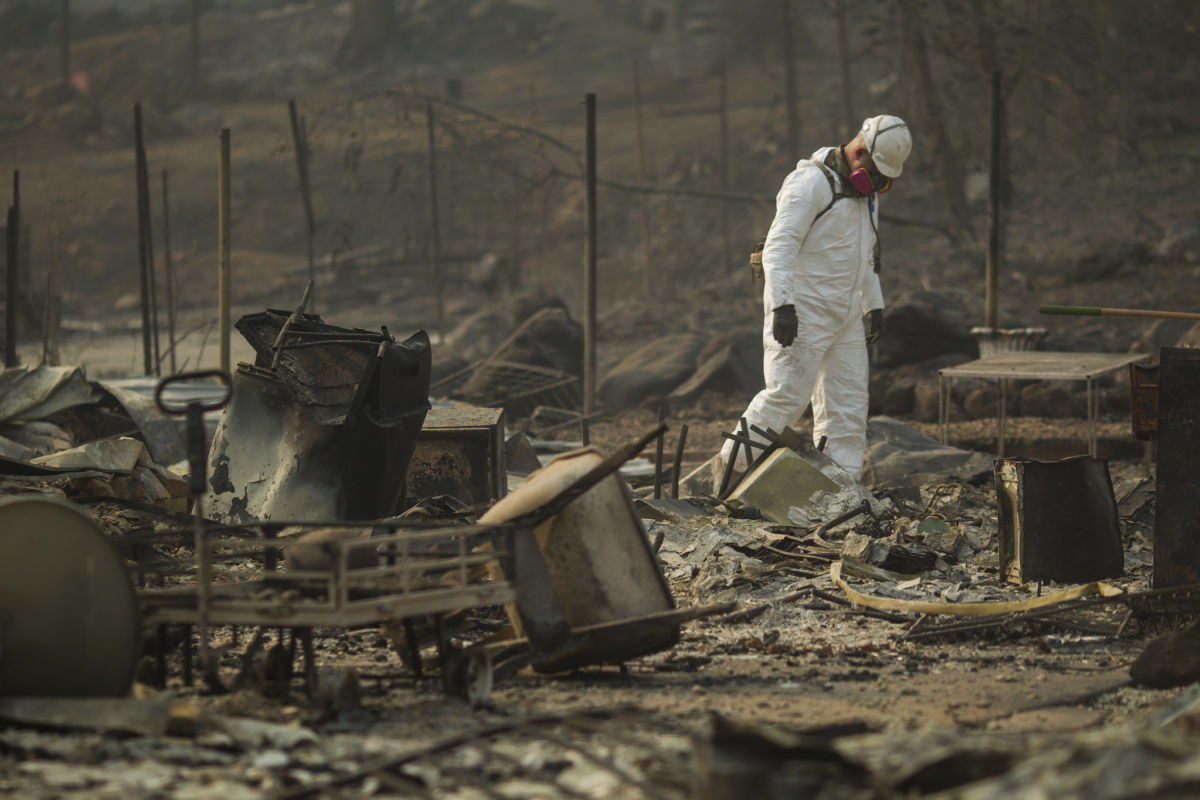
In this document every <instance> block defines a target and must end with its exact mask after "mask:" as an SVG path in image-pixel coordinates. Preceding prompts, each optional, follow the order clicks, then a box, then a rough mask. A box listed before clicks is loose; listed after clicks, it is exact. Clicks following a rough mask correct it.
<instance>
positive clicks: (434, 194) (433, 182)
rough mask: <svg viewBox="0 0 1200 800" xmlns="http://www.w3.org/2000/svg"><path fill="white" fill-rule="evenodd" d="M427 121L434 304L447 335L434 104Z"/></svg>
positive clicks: (427, 110) (440, 330)
mask: <svg viewBox="0 0 1200 800" xmlns="http://www.w3.org/2000/svg"><path fill="white" fill-rule="evenodd" d="M425 119H426V122H427V123H428V124H427V128H428V138H429V208H430V215H431V223H432V225H433V231H432V236H433V242H432V247H433V287H434V302H435V303H436V305H437V329H438V333H439V334H440V335H441V336H443V337H445V335H446V317H445V306H444V305H443V304H442V241H441V234H440V233H439V231H438V180H437V142H436V140H435V138H434V131H433V103H428V104H426V106H425Z"/></svg>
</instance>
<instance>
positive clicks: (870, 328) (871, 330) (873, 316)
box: [865, 308, 883, 344]
mask: <svg viewBox="0 0 1200 800" xmlns="http://www.w3.org/2000/svg"><path fill="white" fill-rule="evenodd" d="M865 320H866V328H867V344H875V342H877V341H878V340H879V336H880V334H882V333H883V309H882V308H876V309H872V310H871V311H868V312H867V313H866V316H865Z"/></svg>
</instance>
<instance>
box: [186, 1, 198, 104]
mask: <svg viewBox="0 0 1200 800" xmlns="http://www.w3.org/2000/svg"><path fill="white" fill-rule="evenodd" d="M191 11H192V13H191V23H192V24H191V27H190V33H189V40H188V56H189V58H188V61H189V71H190V75H189V78H190V79H191V81H190V82H191V85H192V94H193V95H195V94H197V93H199V91H200V0H192V9H191Z"/></svg>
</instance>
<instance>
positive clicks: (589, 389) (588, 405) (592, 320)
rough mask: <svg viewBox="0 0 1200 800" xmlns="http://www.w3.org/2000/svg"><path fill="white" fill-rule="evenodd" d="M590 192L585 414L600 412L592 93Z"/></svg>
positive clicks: (590, 106)
mask: <svg viewBox="0 0 1200 800" xmlns="http://www.w3.org/2000/svg"><path fill="white" fill-rule="evenodd" d="M585 102H586V106H587V162H586V170H587V192H586V194H585V198H586V199H585V203H584V216H585V226H584V227H585V236H584V245H583V307H584V321H583V413H584V415H585V416H590V415H591V414H592V413H593V412H594V411H595V409H596V95H595V94H594V93H588V95H587V97H586V100H585Z"/></svg>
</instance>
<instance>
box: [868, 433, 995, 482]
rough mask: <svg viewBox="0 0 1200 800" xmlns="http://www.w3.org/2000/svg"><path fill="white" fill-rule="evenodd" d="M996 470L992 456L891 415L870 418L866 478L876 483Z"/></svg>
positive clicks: (974, 475) (966, 475) (968, 476)
mask: <svg viewBox="0 0 1200 800" xmlns="http://www.w3.org/2000/svg"><path fill="white" fill-rule="evenodd" d="M991 471H992V456H990V455H988V454H986V453H977V452H975V451H972V450H960V449H959V448H957V447H951V446H950V445H945V444H942V443H941V442H939V441H937V440H936V439H932V438H930V437H928V436H926V435H925V434H923V433H921V432H920V431H918V430H916V429H915V428H912V427H910V426H908V425H905V424H904V423H903V422H900V421H899V420H896V419H892V418H890V417H872V418H870V419H869V420H868V421H867V453H866V467H865V469H864V470H863V475H864V480H865V481H867V483H868V485H873V486H915V485H919V484H920V482H921V481H923V480H925V479H927V478H928V477H929V476H930V475H937V476H943V477H954V478H959V479H961V480H965V481H971V480H974V479H976V478H979V477H981V476H983V475H986V474H989V473H991Z"/></svg>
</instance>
